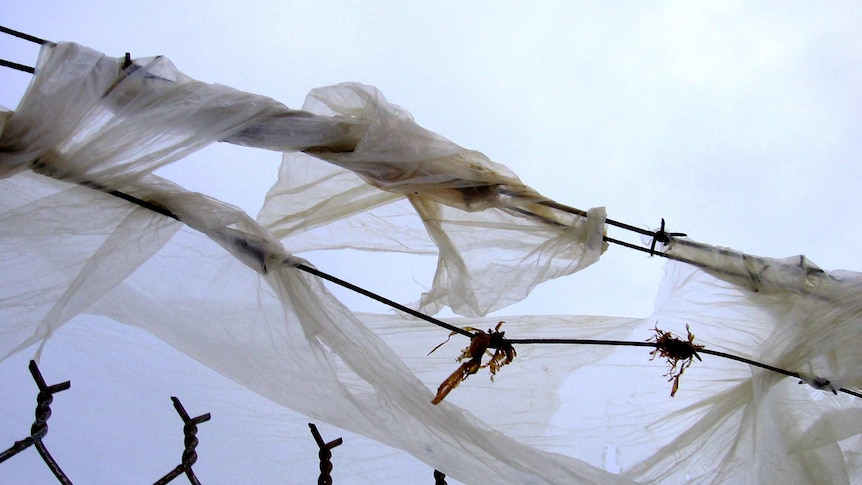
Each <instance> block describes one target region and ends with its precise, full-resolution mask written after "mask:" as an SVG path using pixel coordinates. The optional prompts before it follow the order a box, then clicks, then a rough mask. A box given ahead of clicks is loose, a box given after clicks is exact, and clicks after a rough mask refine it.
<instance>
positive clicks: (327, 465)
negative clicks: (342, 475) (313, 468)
mask: <svg viewBox="0 0 862 485" xmlns="http://www.w3.org/2000/svg"><path fill="white" fill-rule="evenodd" d="M308 427H309V428H310V429H311V435H312V436H314V442H315V443H317V447H318V448H319V449H320V451H318V452H317V456H318V458H320V476H319V477H318V478H317V485H332V449H333V448H335V447H336V446H338V445H340V444H341V443H343V442H344V441H343V440H342V439H341V438H336V439H334V440H332V441H330V442H329V443H326V442H324V441H323V437H322V436H321V435H320V431H318V430H317V426H315V425H314V423H308Z"/></svg>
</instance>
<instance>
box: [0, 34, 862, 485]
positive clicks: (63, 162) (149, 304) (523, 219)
mask: <svg viewBox="0 0 862 485" xmlns="http://www.w3.org/2000/svg"><path fill="white" fill-rule="evenodd" d="M121 65H122V59H113V58H108V57H106V56H104V55H102V54H99V53H96V52H93V51H91V50H89V49H86V48H83V47H80V46H77V45H74V44H58V45H51V46H47V47H46V48H44V49H43V53H42V56H41V58H40V61H39V65H38V71H37V75H36V77H35V78H34V83H33V85H32V86H31V88H30V90H29V91H28V93H27V95H26V96H25V98H24V100H22V103H21V105H20V106H19V107H18V109H17V110H16V112H15V113H14V114H13V115H11V116H9V117H8V119H7V120H6V122H5V124H4V126H3V132H2V134H0V174H2V175H3V176H5V177H6V178H5V179H4V180H2V182H0V183H2V188H0V210H2V213H0V242H2V244H0V261H2V264H3V267H4V268H7V273H8V276H5V277H4V279H3V281H2V287H0V288H2V302H3V304H2V306H0V322H2V327H0V332H2V339H0V356H2V357H9V356H10V355H12V354H13V353H15V352H16V351H25V352H30V351H31V350H29V349H31V348H33V347H31V346H32V345H34V344H39V345H40V347H38V348H39V349H41V348H42V347H41V345H43V344H44V343H45V342H46V341H47V339H48V338H49V337H50V336H51V335H53V334H54V333H56V332H58V331H59V330H60V329H61V327H62V326H63V325H64V324H65V323H66V322H68V321H70V320H71V319H73V318H74V317H75V316H76V315H79V314H87V315H98V316H101V317H107V318H109V319H110V320H112V321H116V322H121V323H125V324H128V325H133V326H136V327H139V328H141V329H143V330H146V331H147V332H150V333H152V334H153V335H155V336H156V337H158V338H159V339H161V340H162V341H164V342H167V343H168V344H170V345H171V346H173V347H175V348H176V349H179V350H180V351H182V352H183V353H185V354H187V355H189V356H191V357H193V358H194V359H196V360H198V361H199V362H201V363H203V364H205V365H206V366H208V367H210V368H212V369H214V370H216V371H217V372H219V373H220V374H222V375H224V376H226V377H228V378H230V379H232V380H233V381H235V382H236V383H238V384H240V385H241V386H242V387H243V388H245V389H248V390H251V391H253V392H255V393H257V394H259V395H261V396H264V397H266V398H268V399H270V400H272V401H273V402H275V403H277V404H279V405H281V406H286V407H288V408H290V409H292V410H295V411H297V412H299V413H302V414H303V415H306V416H310V417H312V418H314V419H316V420H321V421H325V422H327V423H330V424H333V425H337V426H339V427H341V428H343V429H347V430H351V431H354V432H356V433H359V434H362V435H365V436H368V437H370V438H371V439H374V440H377V441H379V442H381V443H385V444H387V445H390V446H392V447H394V448H398V449H402V450H405V451H407V452H409V453H410V454H412V455H413V456H415V457H417V458H419V459H420V460H422V461H424V462H425V463H427V464H428V465H429V466H430V467H435V468H438V469H440V470H442V471H444V472H445V473H447V474H448V475H450V476H451V477H454V478H457V479H459V480H462V481H464V482H467V483H577V482H587V483H617V482H618V483H627V482H629V481H636V482H649V483H660V482H666V483H679V482H681V481H685V480H693V481H695V482H699V483H710V482H725V481H729V482H748V483H780V482H785V483H787V482H791V483H799V482H806V481H807V482H828V483H856V482H859V480H860V479H862V476H860V473H862V472H860V470H862V465H860V436H862V429H860V423H862V419H860V418H862V416H860V414H862V408H860V406H859V401H858V400H856V399H854V398H852V397H849V396H846V395H843V394H842V395H839V396H833V395H832V394H831V393H828V394H827V393H824V392H822V391H814V390H812V389H810V388H808V387H807V386H798V385H797V384H796V382H795V381H794V380H793V379H788V378H784V377H783V376H780V375H777V374H773V373H770V372H768V371H764V370H761V369H753V368H750V367H749V366H747V365H744V364H740V363H737V362H731V361H725V360H723V359H717V358H715V357H711V356H704V361H703V362H696V363H695V364H694V365H693V366H692V367H691V368H690V369H689V370H688V371H687V372H686V374H685V375H684V376H683V377H682V381H681V391H680V393H678V394H677V397H675V398H674V399H670V398H669V397H668V394H669V391H670V384H668V383H667V382H666V378H665V377H662V375H661V374H662V373H663V372H664V363H662V362H659V361H655V362H652V363H648V353H647V352H646V351H645V350H644V349H643V348H639V349H631V348H614V347H577V348H575V347H562V346H538V345H535V346H529V345H523V346H519V347H518V349H517V350H518V357H517V359H516V361H515V362H514V363H513V364H512V365H510V366H507V367H506V368H504V369H503V370H502V371H501V374H500V376H499V378H498V379H497V382H495V383H494V384H491V383H490V382H489V381H488V379H487V378H486V376H484V375H481V374H479V375H475V376H473V377H471V378H470V379H469V380H468V382H467V383H466V384H464V385H462V386H461V387H460V388H458V389H457V390H456V391H455V392H453V393H452V394H451V395H450V397H448V398H447V399H446V400H445V401H444V402H443V403H441V404H440V405H438V406H434V405H431V404H430V400H431V398H432V397H433V394H434V393H433V392H432V389H436V387H437V385H438V384H439V382H440V380H441V379H442V378H443V377H445V376H446V375H448V374H449V373H450V372H451V371H452V370H454V367H455V366H456V365H457V364H455V363H454V361H453V359H452V358H451V355H454V354H456V350H457V349H458V348H460V347H462V346H463V342H461V343H456V342H453V343H450V344H449V345H448V347H451V348H452V349H451V350H449V352H450V354H444V353H443V352H444V350H445V349H446V347H444V348H443V349H441V350H439V351H438V352H437V353H435V354H434V355H432V356H431V357H426V355H425V354H426V353H427V352H428V350H430V349H431V348H433V347H434V346H435V345H436V344H438V343H439V342H440V341H442V339H443V338H442V337H444V335H443V334H445V332H441V331H440V329H438V328H435V327H430V326H428V325H426V324H424V323H423V324H419V323H416V322H415V321H413V320H410V319H407V318H406V317H403V316H401V315H354V314H353V313H351V312H350V310H349V309H347V308H346V307H344V306H343V305H342V304H341V303H339V302H338V301H337V300H336V299H335V298H334V297H333V296H332V295H331V294H330V293H329V292H327V291H326V289H325V288H324V287H323V285H322V284H321V282H320V281H319V280H317V279H316V278H314V277H311V276H309V275H306V274H304V273H301V272H299V271H298V270H296V269H295V268H293V267H292V266H291V265H292V264H294V263H296V262H298V261H299V260H297V259H296V258H294V257H293V256H291V255H290V254H289V253H288V252H287V251H286V250H285V249H284V247H283V246H282V243H283V244H284V245H285V247H286V248H287V249H288V250H291V251H294V252H296V251H301V250H309V249H321V248H327V249H338V248H348V247H350V248H358V249H367V250H378V251H402V252H408V253H420V254H432V253H434V252H437V253H438V257H439V263H438V269H437V274H436V276H435V280H434V286H433V287H432V289H431V291H429V293H427V294H426V295H423V297H422V299H421V302H420V303H421V304H422V305H423V307H424V308H426V309H429V310H431V311H436V310H437V309H439V308H440V307H441V305H447V306H449V307H451V308H452V309H453V310H455V311H458V312H461V313H463V314H467V315H482V314H484V313H487V312H488V311H491V310H493V309H496V308H500V307H503V306H505V305H506V304H508V303H511V302H514V301H517V300H518V299H521V298H523V297H525V296H526V294H527V293H528V292H529V291H530V289H532V288H533V287H534V286H535V285H536V284H539V283H541V282H542V281H545V280H547V279H549V278H554V277H558V276H562V275H565V274H568V273H571V272H573V271H576V270H578V269H580V268H582V267H584V266H586V265H588V264H590V263H591V262H593V261H595V260H596V259H597V258H598V255H599V254H600V253H601V251H602V250H603V249H604V248H603V243H602V242H601V236H602V233H603V220H604V214H603V211H602V210H600V209H598V210H593V211H590V212H589V214H588V215H587V216H586V217H581V216H578V215H573V214H569V213H566V212H561V211H558V210H554V209H551V208H549V207H548V206H547V205H545V204H543V202H547V201H546V200H544V199H543V198H542V197H541V196H540V195H539V194H537V193H536V192H535V191H533V190H531V189H529V188H528V187H525V186H524V185H523V184H522V183H521V182H520V181H519V180H518V179H517V177H516V176H515V175H514V174H511V173H510V172H509V171H508V170H507V169H506V168H505V167H502V166H499V165H497V164H494V163H492V162H491V161H490V160H488V159H487V158H485V157H484V156H483V155H482V154H480V153H478V152H475V151H471V150H465V149H463V148H461V147H458V146H457V145H454V144H452V143H451V142H449V141H448V140H445V139H443V138H441V137H439V136H438V135H435V134H433V133H431V132H429V131H427V130H424V129H422V128H421V127H419V126H418V125H416V124H415V123H414V122H413V120H412V119H411V118H410V116H409V114H407V113H406V112H405V111H404V110H402V109H400V108H397V107H395V106H392V105H390V104H389V103H387V102H386V101H385V99H383V97H382V96H381V95H380V94H379V93H378V92H377V91H376V90H374V89H373V88H370V87H367V86H362V85H356V84H350V85H339V86H334V87H330V88H324V89H319V90H315V91H313V92H312V93H311V95H310V96H309V99H308V101H307V102H306V105H305V106H304V111H301V112H300V111H292V110H289V109H288V108H286V107H284V106H283V105H281V104H279V103H277V102H275V101H272V100H270V99H268V98H264V97H261V96H255V95H249V94H246V93H241V92H237V91H235V90H232V89H230V88H225V87H220V86H213V85H209V84H205V83H200V82H197V81H194V80H192V79H189V78H187V77H186V76H183V75H182V74H181V73H179V72H178V71H176V70H175V69H174V68H173V67H172V66H171V65H170V63H169V62H168V61H167V60H166V59H164V58H154V59H149V60H144V61H136V63H135V64H134V65H133V66H132V67H131V68H130V69H126V70H125V71H123V70H122V69H121ZM4 118H5V117H4ZM282 134H283V135H284V138H280V136H281V135H282ZM216 140H227V141H230V142H234V143H238V144H244V145H252V146H262V147H266V148H272V149H279V150H286V149H294V150H304V151H305V153H291V154H287V155H285V158H284V163H283V166H282V170H281V172H280V176H279V181H278V182H277V183H276V184H275V186H274V187H273V188H272V190H271V191H270V193H269V195H268V197H267V200H266V202H265V205H264V208H263V210H262V212H261V215H260V217H259V223H258V222H256V221H255V220H253V219H251V218H250V217H248V216H246V215H245V214H243V213H242V212H241V211H239V210H237V209H235V208H232V207H230V206H227V205H226V204H223V203H221V202H219V201H217V200H214V199H212V198H209V197H206V196H204V195H201V194H195V193H190V192H188V191H186V190H184V189H183V188H181V187H179V186H176V185H175V184H172V183H170V182H169V181H167V180H163V179H160V178H158V177H155V176H153V175H151V174H150V173H151V172H152V171H153V170H154V169H155V168H157V167H159V166H163V165H165V164H168V163H171V162H173V161H175V160H177V159H179V158H181V157H182V156H183V155H185V154H187V153H189V152H191V151H193V150H195V149H197V148H200V147H202V146H204V145H206V144H208V143H211V142H213V141H216ZM308 154H311V155H313V157H312V156H309V155H308ZM318 158H319V159H324V160H326V161H328V162H331V164H327V163H324V162H321V161H319V160H317V159H318ZM30 168H32V169H33V170H35V171H37V172H41V173H42V174H46V175H50V176H52V177H54V179H52V178H48V177H45V176H43V175H37V174H33V173H30V172H29V171H28V170H27V169H30ZM70 182H71V183H70ZM76 184H83V185H86V186H87V187H82V186H79V185H76ZM94 188H95V189H99V190H122V191H123V192H126V193H129V194H132V195H134V196H135V197H138V198H140V199H142V200H146V201H148V202H149V203H150V204H152V206H153V208H155V209H157V210H160V211H162V212H170V213H171V214H174V215H175V216H177V217H178V218H179V219H180V220H182V221H183V222H184V223H185V225H184V224H181V223H179V222H177V221H175V220H174V219H171V218H169V217H166V216H165V215H163V214H160V213H158V212H156V211H152V210H147V209H144V208H141V207H137V206H135V205H133V204H131V203H129V202H128V201H125V200H121V199H119V198H117V197H114V196H112V195H109V194H105V193H102V192H100V191H99V190H93V189H94ZM381 188H382V189H385V190H386V191H385V192H383V191H380V190H379V189H381ZM414 211H416V212H418V213H419V215H420V216H421V220H422V222H423V224H424V227H425V230H426V231H427V233H424V234H423V232H422V231H421V230H419V229H418V226H417V225H415V224H414V225H410V224H407V225H402V224H399V223H398V221H399V220H401V219H403V218H411V217H413V218H415V215H413V212H414ZM525 212H526V213H529V215H525ZM220 246H221V247H220ZM225 249H226V250H227V251H225ZM668 251H669V254H672V255H674V256H677V257H680V258H683V259H686V260H690V261H693V262H696V263H697V265H698V266H701V267H707V268H708V269H709V271H710V272H711V273H712V274H714V275H716V276H719V277H722V278H725V279H726V280H727V281H722V280H719V279H716V278H715V277H714V276H712V275H710V274H708V273H705V272H704V271H702V270H700V269H698V268H697V267H695V266H684V265H682V264H680V263H672V264H670V265H669V266H668V268H669V269H668V276H667V278H666V281H665V282H664V285H663V289H662V292H661V294H660V297H659V299H658V301H657V305H656V310H655V313H654V315H652V316H650V317H649V318H646V319H642V320H641V319H623V318H611V317H576V316H561V317H538V316H537V317H519V318H515V317H513V318H504V320H506V324H505V327H504V330H506V331H507V335H509V336H518V337H522V336H523V337H527V336H529V337H560V336H572V337H577V338H603V339H629V340H638V341H642V340H644V339H645V338H646V337H648V336H649V335H650V332H651V330H650V329H651V328H652V327H653V326H654V325H657V326H658V327H659V328H661V329H663V330H670V331H674V332H676V333H681V332H682V329H684V328H685V324H689V325H690V326H691V328H692V329H693V331H694V333H695V334H696V342H697V343H701V344H704V345H706V346H707V347H708V348H710V349H716V350H723V351H727V352H730V353H734V354H737V355H742V356H746V357H750V358H754V359H757V360H760V361H764V362H768V363H770V364H772V365H776V366H780V367H784V368H787V369H790V370H792V371H796V372H799V373H801V374H803V375H805V376H810V377H808V379H809V380H811V381H812V382H813V379H814V378H815V377H821V378H822V377H825V378H828V379H830V381H831V382H832V383H834V384H835V385H839V386H847V387H850V388H858V387H860V386H862V375H860V374H862V362H860V359H862V356H860V354H859V353H858V352H855V351H854V350H855V349H858V347H859V343H860V341H859V337H858V335H859V325H858V321H857V320H856V319H857V318H858V314H859V310H858V308H859V307H860V304H862V301H860V297H859V292H858V291H856V284H857V281H859V275H858V274H856V273H850V272H840V273H839V272H835V273H826V272H820V271H814V270H813V269H812V268H811V267H810V265H808V264H805V265H803V266H802V270H797V269H798V266H794V265H793V264H785V265H781V264H778V263H779V262H778V261H772V260H766V259H763V258H751V257H749V256H746V255H740V254H739V253H732V252H729V251H726V250H720V249H716V248H711V247H709V246H706V245H697V244H696V243H693V242H692V243H690V242H688V241H686V240H676V241H674V243H673V244H672V245H671V247H670V249H669V250H668ZM740 261H742V263H740ZM750 261H757V262H758V263H757V264H760V265H761V266H760V267H758V268H755V269H751V268H750V267H751V264H750ZM740 264H742V265H747V266H745V267H744V269H745V272H741V270H740V268H739V265H740ZM794 268H797V269H794ZM762 269H763V270H765V271H762ZM800 272H801V274H802V277H800V276H799V273H800ZM773 273H774V275H773ZM740 274H741V275H753V274H757V275H759V276H758V279H757V281H758V283H757V286H756V287H754V289H756V290H758V291H752V287H751V286H746V285H744V284H740V281H739V280H738V277H737V276H730V277H728V276H727V275H740ZM814 274H816V276H812V275H814ZM785 280H792V281H795V282H797V283H799V284H797V285H796V286H792V287H788V286H787V285H785V284H783V283H781V284H779V283H774V284H773V283H770V282H783V281H785ZM745 281H751V278H750V277H749V276H746V277H745ZM764 288H768V289H769V291H763V289H764ZM812 288H816V291H812ZM496 321H497V319H464V320H459V321H455V322H453V323H455V324H457V325H471V326H474V327H478V328H491V327H493V326H494V324H496ZM447 355H449V356H448V357H447ZM140 364H141V365H142V366H145V365H147V364H146V357H144V358H143V359H142V361H141V362H140ZM621 372H622V373H624V374H625V375H626V376H627V377H628V381H630V382H632V381H631V378H632V377H638V378H639V379H637V380H636V381H633V382H636V383H637V384H636V388H627V389H624V388H620V386H614V385H612V384H613V383H614V382H615V380H617V378H618V377H619V375H621V374H620V373H621ZM584 396H589V397H588V398H585V397H584ZM476 416H481V417H482V419H481V420H480V419H479V418H477V417H476ZM264 428H265V426H264ZM270 432H271V431H270ZM261 433H264V434H266V433H267V431H266V430H265V429H263V430H261ZM270 465H271V467H270V468H267V467H266V466H263V467H261V469H259V470H258V471H257V473H259V474H260V475H259V476H257V477H255V478H254V480H255V481H259V482H266V483H276V482H279V481H280V480H279V478H278V477H281V476H283V470H281V469H280V468H279V467H278V466H277V464H276V463H272V464H270ZM220 466H223V467H230V466H231V465H230V463H222V464H221V465H220ZM608 470H613V471H617V470H619V471H620V472H621V473H618V474H615V473H611V472H609V471H608ZM401 478H403V477H401ZM386 480H387V478H386V477H379V476H375V478H374V481H375V483H385V481H386ZM389 480H391V481H392V482H393V483H396V482H399V481H403V480H402V479H399V478H397V477H393V478H390V479H389Z"/></svg>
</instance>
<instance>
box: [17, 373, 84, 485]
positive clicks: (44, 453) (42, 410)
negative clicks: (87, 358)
mask: <svg viewBox="0 0 862 485" xmlns="http://www.w3.org/2000/svg"><path fill="white" fill-rule="evenodd" d="M29 368H30V375H32V376H33V380H34V381H35V382H36V386H37V387H38V388H39V394H38V395H37V396H36V411H35V415H36V419H35V421H33V425H32V426H31V427H30V436H28V437H26V438H24V439H23V440H20V441H16V442H15V444H13V445H12V446H11V447H10V448H9V449H7V450H6V451H4V452H2V453H0V463H3V462H4V461H6V460H8V459H9V458H12V457H13V456H15V455H17V454H18V453H20V452H22V451H24V450H26V449H27V448H29V447H30V446H33V447H35V448H36V451H38V452H39V456H41V457H42V461H44V462H45V464H46V465H48V468H49V469H50V470H51V472H52V473H53V474H54V476H55V477H57V480H58V481H59V482H60V483H61V484H63V485H72V481H71V480H69V478H68V477H67V476H66V474H65V473H63V470H62V469H61V468H60V465H58V464H57V461H56V460H54V457H53V456H51V453H49V452H48V448H46V447H45V443H43V442H42V439H43V438H45V436H46V435H47V434H48V418H50V417H51V403H52V402H53V401H54V394H56V393H58V392H61V391H65V390H66V389H69V388H70V387H71V386H72V383H71V381H66V382H61V383H59V384H54V385H51V386H49V385H48V384H46V383H45V379H44V377H42V372H40V371H39V366H38V365H36V361H33V360H31V361H30V366H29Z"/></svg>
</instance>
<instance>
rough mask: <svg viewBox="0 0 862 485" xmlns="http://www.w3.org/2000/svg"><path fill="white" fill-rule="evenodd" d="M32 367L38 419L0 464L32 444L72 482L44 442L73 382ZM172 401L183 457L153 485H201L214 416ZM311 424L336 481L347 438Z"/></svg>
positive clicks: (328, 480) (323, 465)
mask: <svg viewBox="0 0 862 485" xmlns="http://www.w3.org/2000/svg"><path fill="white" fill-rule="evenodd" d="M29 369H30V375H32V376H33V380H34V381H35V382H36V386H37V387H38V389H39V392H38V394H37V395H36V410H35V411H34V414H35V419H34V421H33V424H32V425H31V426H30V434H29V435H28V436H26V437H24V438H23V439H21V440H18V441H15V442H14V443H13V444H12V446H10V447H9V448H8V449H6V450H5V451H3V452H0V465H2V464H3V463H4V462H5V461H7V460H9V459H10V458H12V457H14V456H15V455H17V454H19V453H21V452H23V451H25V450H27V449H28V448H30V447H31V446H32V447H34V448H36V451H37V452H38V453H39V456H41V457H42V461H44V462H45V465H46V466H47V467H48V469H49V470H51V473H53V474H54V477H55V478H56V479H57V482H58V483H60V484H62V485H73V482H72V480H71V479H70V478H69V477H68V476H67V475H66V473H65V472H64V471H63V469H62V468H61V467H60V464H59V463H57V461H56V460H55V459H54V457H53V456H52V455H51V453H50V452H49V451H48V448H47V446H46V444H45V437H46V436H47V435H48V419H49V418H50V417H51V414H52V410H51V404H52V403H53V402H54V395H55V394H57V393H59V392H62V391H65V390H67V389H69V388H70V387H71V385H72V383H71V381H65V382H60V383H58V384H51V385H48V384H47V383H46V382H45V378H44V377H43V376H42V372H41V371H40V370H39V366H38V365H37V364H36V362H35V361H33V360H31V361H30V365H29ZM171 401H172V402H173V405H174V409H176V411H177V414H179V416H180V418H181V419H182V421H183V452H182V456H181V458H180V464H179V465H177V466H176V467H175V468H174V469H173V470H171V471H170V472H168V473H166V474H165V475H164V476H162V477H161V478H159V479H158V480H156V481H155V482H153V485H167V484H168V483H171V482H173V480H174V479H176V478H177V477H179V476H181V475H185V476H186V478H187V479H188V482H189V483H190V484H192V485H201V483H202V482H201V481H200V480H199V479H198V478H197V476H196V475H195V472H194V470H193V469H192V466H194V464H195V463H197V461H198V454H197V451H196V448H197V446H198V443H199V440H198V437H197V433H198V425H199V424H202V423H205V422H207V421H209V420H210V419H212V416H211V415H210V413H204V414H201V415H200V416H196V417H191V416H190V415H189V413H188V412H187V411H186V409H185V407H184V406H183V404H182V402H181V401H180V399H179V398H178V397H175V396H171ZM308 427H309V429H310V431H311V435H312V437H313V439H314V441H315V443H317V447H318V449H319V451H318V454H317V456H318V459H319V460H320V465H319V469H320V475H319V477H318V479H317V484H318V485H332V484H333V483H334V482H333V478H332V470H333V468H334V467H333V463H332V449H333V448H335V447H337V446H339V445H341V444H342V443H343V442H344V440H343V439H342V438H336V439H334V440H332V441H328V442H327V441H325V440H324V439H323V436H322V435H321V434H320V431H319V430H318V429H317V426H316V425H315V424H314V423H308ZM0 439H4V437H0ZM433 479H434V484H435V485H446V475H445V474H443V473H442V472H440V471H439V470H434V472H433Z"/></svg>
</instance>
